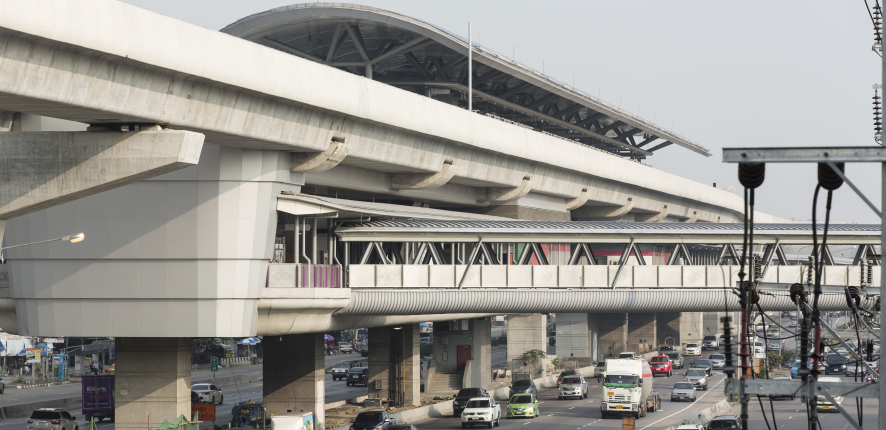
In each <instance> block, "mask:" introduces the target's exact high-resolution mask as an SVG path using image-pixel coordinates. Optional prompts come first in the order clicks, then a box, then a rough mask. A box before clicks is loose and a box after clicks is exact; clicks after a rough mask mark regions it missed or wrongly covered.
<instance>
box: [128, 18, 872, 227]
mask: <svg viewBox="0 0 886 430" xmlns="http://www.w3.org/2000/svg"><path fill="white" fill-rule="evenodd" d="M128 3H131V4H134V5H136V6H139V7H143V8H146V9H149V10H152V11H155V12H159V13H162V14H164V15H167V16H170V17H174V18H177V19H181V20H184V21H187V22H190V23H193V24H197V25H201V26H203V27H207V28H210V29H214V30H218V29H221V28H222V27H224V26H226V25H228V24H230V23H232V22H234V21H236V20H237V19H239V18H242V17H244V16H247V15H250V14H253V13H256V12H262V11H265V10H268V9H271V8H274V7H278V6H284V5H287V4H292V3H291V2H289V1H285V0H251V1H233V0H185V1H182V0H129V1H128ZM870 3H871V4H873V2H872V1H871V2H870ZM362 4H365V5H370V6H375V7H378V8H382V9H387V10H391V11H395V12H398V13H402V14H405V15H409V16H412V17H415V18H418V19H422V20H425V21H428V22H430V23H432V24H434V25H437V26H439V27H442V28H445V29H447V30H449V31H452V32H454V33H457V34H460V35H463V36H466V35H467V26H468V24H467V23H468V21H472V22H473V28H474V37H475V38H476V39H480V40H481V41H482V43H483V45H484V46H486V47H488V48H490V49H492V50H494V51H497V52H499V53H501V54H505V55H508V56H511V54H512V53H514V54H515V55H514V56H515V58H516V59H517V60H518V61H520V62H522V63H524V64H527V65H529V66H530V67H534V68H536V69H538V70H541V69H542V68H543V67H544V72H545V73H547V74H549V75H551V76H553V77H555V78H557V79H560V80H562V81H564V82H572V80H573V77H574V80H575V85H576V86H577V87H579V88H581V89H583V90H585V91H587V92H589V93H592V94H596V93H598V92H599V93H600V95H601V96H602V98H603V99H605V100H607V101H608V102H610V103H613V104H616V105H620V106H621V107H622V108H623V109H626V110H630V111H632V112H637V111H639V113H640V115H641V116H643V117H645V118H648V119H650V120H653V119H654V120H655V122H656V123H657V124H659V125H661V126H664V127H665V128H671V127H673V129H674V131H675V132H677V133H680V134H682V135H684V136H686V137H688V138H689V139H692V140H694V141H695V142H697V143H699V144H701V145H703V146H706V147H707V148H709V149H710V150H711V152H712V153H713V154H714V155H713V156H712V157H707V158H706V157H703V156H701V155H697V154H695V153H693V152H690V151H688V150H685V149H682V148H680V147H677V146H676V145H672V146H670V147H668V148H666V149H664V150H661V151H659V152H656V155H654V156H653V157H650V158H649V159H647V160H646V161H647V162H648V164H651V165H653V166H654V167H656V168H659V169H663V170H666V171H669V172H672V173H675V174H678V175H681V176H684V177H687V178H691V179H694V180H697V181H699V182H702V183H706V184H712V183H714V182H716V183H717V186H718V187H721V188H722V187H723V186H726V185H735V186H736V188H738V186H739V183H738V179H737V177H736V167H735V166H734V165H726V164H723V163H722V162H721V160H722V155H721V150H720V149H721V148H724V147H741V146H861V145H874V144H875V142H874V140H873V119H872V118H873V113H872V108H871V101H872V100H871V97H872V96H873V90H872V88H871V86H872V85H873V84H875V83H878V82H879V81H880V70H881V67H880V57H878V56H877V55H876V54H874V53H873V52H871V45H872V44H873V28H872V24H871V21H870V18H869V16H868V13H867V12H866V11H865V6H864V2H863V1H862V0H857V1H843V2H834V1H803V2H800V1H779V2H773V1H742V2H712V1H700V0H699V1H668V2H662V1H652V0H646V1H624V0H608V1H589V0H581V1H578V0H576V1H544V2H542V1H521V0H508V1H478V0H471V1H465V0H449V1H445V2H430V1H420V0H363V1H362ZM847 174H848V175H849V178H850V179H851V180H853V182H854V183H856V184H857V185H858V186H859V187H860V188H861V189H862V191H864V192H865V194H866V195H867V196H868V197H869V198H870V199H871V200H872V201H873V202H874V203H875V204H878V205H879V204H880V170H879V166H877V165H875V164H864V165H862V164H855V165H850V166H847ZM766 176H767V178H766V182H765V183H764V184H763V186H761V187H760V188H759V189H758V192H757V194H758V197H757V208H758V209H759V210H762V211H764V212H768V213H771V214H775V215H779V216H782V217H795V218H800V219H809V218H810V214H811V202H812V192H813V189H814V187H815V166H814V165H786V164H775V165H770V166H767V172H766ZM736 193H739V191H736ZM821 200H822V201H823V199H821ZM832 219H835V220H845V221H855V222H859V223H879V219H878V218H877V217H876V215H875V214H874V213H873V212H872V211H871V210H870V209H868V207H867V206H866V205H865V204H864V203H863V202H862V201H861V199H859V198H858V197H857V196H856V195H855V194H854V193H853V192H852V190H850V189H849V188H848V187H847V186H845V185H844V186H843V187H842V188H840V189H839V190H838V191H837V192H836V194H835V197H834V209H833V215H832Z"/></svg>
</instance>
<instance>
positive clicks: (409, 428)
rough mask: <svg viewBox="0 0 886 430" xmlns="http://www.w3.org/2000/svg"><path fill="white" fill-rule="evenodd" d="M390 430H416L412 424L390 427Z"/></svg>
mask: <svg viewBox="0 0 886 430" xmlns="http://www.w3.org/2000/svg"><path fill="white" fill-rule="evenodd" d="M388 430H416V428H415V426H414V425H412V424H397V425H392V426H390V427H388Z"/></svg>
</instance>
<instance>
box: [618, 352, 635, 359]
mask: <svg viewBox="0 0 886 430" xmlns="http://www.w3.org/2000/svg"><path fill="white" fill-rule="evenodd" d="M618 358H637V353H636V352H622V353H620V354H618Z"/></svg>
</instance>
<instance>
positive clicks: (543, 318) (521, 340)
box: [507, 314, 548, 378]
mask: <svg viewBox="0 0 886 430" xmlns="http://www.w3.org/2000/svg"><path fill="white" fill-rule="evenodd" d="M507 321H508V363H511V362H512V361H513V360H519V359H520V358H521V357H522V356H523V353H524V352H526V351H530V350H533V349H540V350H542V351H547V349H548V333H547V332H548V317H547V315H544V314H522V315H508V317H507ZM532 377H533V378H535V377H536V376H535V374H534V373H533V375H532Z"/></svg>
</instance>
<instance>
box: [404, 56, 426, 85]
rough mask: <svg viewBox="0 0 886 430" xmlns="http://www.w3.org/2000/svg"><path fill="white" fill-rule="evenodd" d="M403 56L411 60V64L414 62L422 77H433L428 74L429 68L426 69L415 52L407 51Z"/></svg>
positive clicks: (413, 65) (413, 64)
mask: <svg viewBox="0 0 886 430" xmlns="http://www.w3.org/2000/svg"><path fill="white" fill-rule="evenodd" d="M403 56H404V57H406V59H407V60H408V61H409V64H412V67H414V68H415V70H416V71H417V72H418V73H419V74H420V75H421V77H422V78H424V79H430V78H431V76H430V75H428V72H427V70H425V68H424V66H422V64H421V63H419V62H418V58H415V54H413V53H412V52H407V53H405V54H403Z"/></svg>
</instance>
